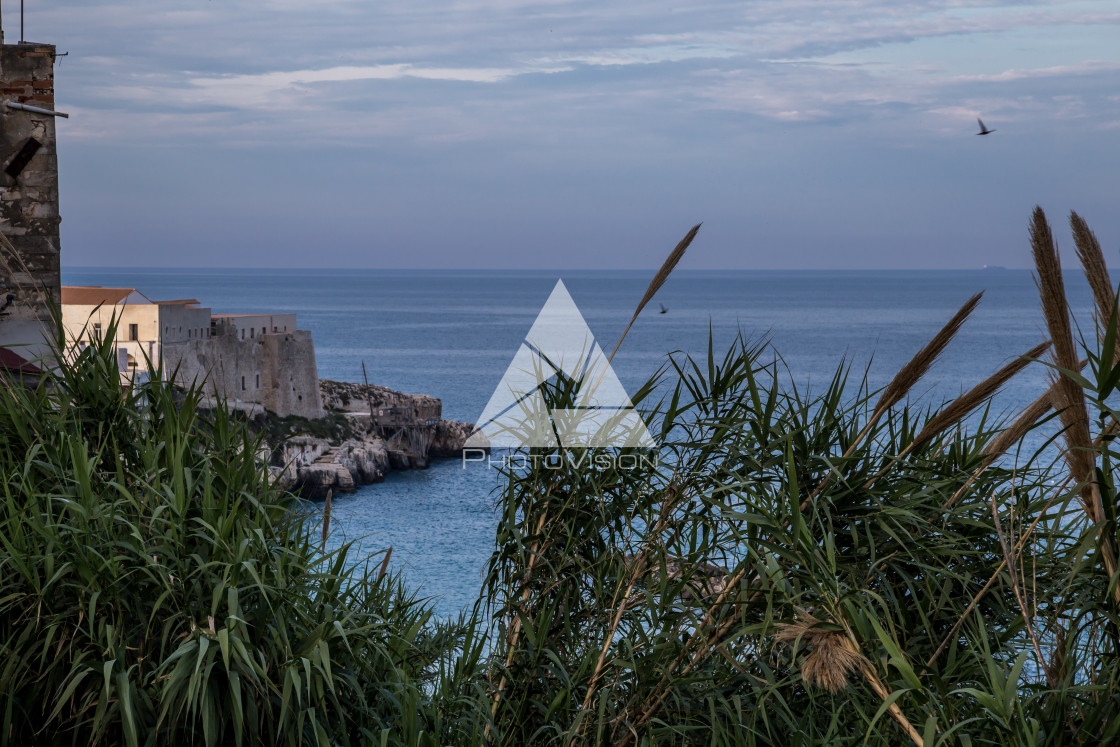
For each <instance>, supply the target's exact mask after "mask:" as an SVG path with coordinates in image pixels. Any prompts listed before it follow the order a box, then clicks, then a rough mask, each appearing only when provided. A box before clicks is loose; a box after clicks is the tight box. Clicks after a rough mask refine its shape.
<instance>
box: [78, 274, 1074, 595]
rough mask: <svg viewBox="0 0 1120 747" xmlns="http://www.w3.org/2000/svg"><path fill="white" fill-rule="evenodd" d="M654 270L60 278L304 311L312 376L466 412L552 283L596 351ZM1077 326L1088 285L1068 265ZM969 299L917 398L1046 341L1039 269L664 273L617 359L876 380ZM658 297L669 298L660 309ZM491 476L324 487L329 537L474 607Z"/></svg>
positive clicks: (469, 470) (440, 469) (634, 383)
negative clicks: (330, 497)
mask: <svg viewBox="0 0 1120 747" xmlns="http://www.w3.org/2000/svg"><path fill="white" fill-rule="evenodd" d="M652 274H653V271H644V272H639V271H601V272H600V271H543V270H540V271H427V270H417V271H392V270H386V271H382V270H321V269H303V270H267V269H265V270H262V269H252V270H228V269H166V268H150V269H145V268H83V267H70V268H64V269H63V272H62V280H63V283H64V284H66V285H102V286H114V287H129V288H136V289H138V290H139V291H140V292H141V293H143V294H144V295H146V296H147V297H148V298H151V299H153V300H162V299H180V298H194V299H198V301H199V302H200V303H201V305H203V306H208V307H210V308H212V309H213V310H214V311H215V312H227V313H247V312H282V313H295V314H297V315H298V321H299V327H300V328H301V329H307V330H310V331H311V332H312V335H313V337H314V341H315V352H316V358H317V363H318V370H319V377H320V378H325V379H335V380H338V381H352V382H360V381H362V376H363V374H362V365H363V364H364V365H365V370H366V375H367V376H368V379H369V381H370V383H375V384H381V385H384V386H387V387H390V388H392V389H396V390H399V391H404V392H411V393H421V394H429V395H432V396H435V397H439V398H440V399H441V400H442V401H443V416H444V417H445V418H451V419H455V420H462V421H465V422H472V423H473V422H475V421H476V420H477V419H478V417H479V415H480V414H481V413H482V410H483V408H484V406H485V405H486V403H487V401H488V400H489V398H490V396H491V394H492V393H493V392H494V389H495V387H496V386H497V384H498V382H499V381H500V380H501V378H502V375H503V373H504V372H505V370H506V368H507V367H508V366H509V364H510V362H511V361H512V359H513V356H514V354H515V353H516V352H517V350H518V348H519V346H520V345H521V343H522V341H523V340H524V338H525V335H526V334H527V333H528V331H529V329H530V328H531V326H532V324H533V321H534V319H535V318H536V316H537V314H538V313H539V312H540V310H541V308H542V306H543V305H544V303H545V301H546V300H547V299H548V297H549V295H550V293H551V292H552V290H553V288H554V287H555V285H556V282H557V281H558V280H563V282H564V284H565V287H566V288H567V289H568V291H569V293H570V294H571V296H572V299H573V300H574V301H575V303H576V305H577V306H578V307H579V309H580V311H581V313H582V315H583V317H584V319H585V320H586V322H587V324H588V326H589V327H590V329H591V331H592V333H593V334H594V335H595V338H596V341H597V342H598V343H599V345H600V346H601V347H603V348H604V349H606V350H608V351H609V350H610V349H612V348H613V347H614V345H615V342H617V340H618V338H619V336H620V335H621V333H622V331H623V330H624V329H625V327H626V325H627V323H628V322H629V321H630V319H631V316H632V315H633V312H634V308H635V306H636V305H637V303H638V301H639V300H640V299H641V298H642V296H643V294H644V293H645V291H646V288H647V286H648V284H649V282H650V279H651V276H652ZM1066 286H1067V293H1068V295H1069V298H1070V306H1071V308H1072V310H1073V314H1074V318H1075V319H1076V321H1077V323H1078V324H1079V326H1080V328H1081V329H1082V330H1084V331H1085V332H1086V333H1087V334H1090V335H1091V334H1092V324H1093V321H1092V311H1091V306H1092V303H1091V295H1090V293H1089V290H1088V287H1087V286H1086V284H1085V281H1084V279H1083V278H1082V277H1081V276H1080V275H1079V274H1077V273H1073V272H1069V273H1066ZM979 291H984V297H983V300H982V302H981V305H980V307H979V309H978V310H977V311H976V312H975V313H974V314H973V316H972V318H971V319H970V320H969V321H968V323H967V324H966V325H965V327H964V328H963V329H962V330H961V332H960V334H958V335H957V337H956V339H954V341H953V343H952V344H951V345H950V346H949V348H948V350H946V352H945V353H944V355H943V356H942V357H941V359H940V360H939V361H938V362H937V364H936V366H935V367H934V369H933V370H932V371H931V372H930V374H929V375H928V376H927V377H926V379H925V380H923V382H922V383H921V384H920V385H919V386H918V387H917V388H916V389H915V391H914V392H913V393H912V400H913V401H916V402H920V403H923V404H930V405H935V404H937V403H939V402H941V401H943V400H946V399H948V398H951V397H954V396H956V395H957V394H960V393H961V392H962V391H964V390H966V389H968V388H969V387H971V386H972V385H974V384H975V383H976V382H978V381H980V380H981V379H983V378H985V377H986V376H988V375H989V374H990V373H992V372H993V371H994V370H995V369H996V368H998V367H999V366H1000V365H1002V364H1004V363H1006V362H1008V361H1009V360H1011V359H1012V358H1014V357H1015V356H1017V355H1020V354H1022V353H1024V352H1026V351H1027V350H1029V349H1030V348H1031V347H1033V346H1034V345H1036V344H1037V343H1039V342H1041V341H1042V340H1045V339H1046V338H1047V334H1046V332H1045V329H1044V323H1043V319H1042V312H1041V309H1040V307H1039V302H1038V292H1037V289H1036V287H1035V284H1034V280H1033V277H1032V274H1031V273H1030V272H1028V271H1026V270H1002V269H987V270H960V271H788V272H786V271H719V272H707V271H688V270H678V271H677V272H676V273H674V274H673V275H672V277H671V278H670V279H669V281H668V282H667V283H666V284H665V286H664V287H663V288H662V289H661V290H660V291H659V293H658V294H657V296H656V298H655V299H654V300H653V302H652V303H651V304H649V306H647V307H646V309H645V310H644V311H643V312H642V314H641V315H640V316H639V318H638V319H637V321H636V322H635V324H634V326H633V328H632V329H631V331H630V333H629V335H628V336H627V338H626V340H625V341H624V343H623V345H622V347H621V348H620V349H619V351H618V354H617V355H616V356H615V359H614V363H613V368H614V370H615V372H616V374H617V375H618V377H619V379H620V380H621V382H622V384H623V386H624V387H625V388H626V389H627V390H628V391H632V390H633V389H636V388H637V387H639V386H640V385H641V384H642V383H644V382H645V381H646V380H647V379H648V378H649V377H650V376H652V375H653V374H654V373H655V372H656V371H658V369H659V368H661V367H663V366H665V365H666V363H667V360H668V356H670V355H673V354H676V355H693V356H698V357H700V358H706V356H707V353H708V342H709V338H710V339H711V340H712V341H713V344H714V349H715V351H716V353H717V355H719V354H721V353H722V352H725V351H726V350H727V349H728V348H729V346H730V345H732V344H733V343H734V341H735V339H736V338H737V336H739V335H742V336H743V337H744V338H746V339H747V340H749V341H762V340H769V341H770V342H771V343H772V345H773V349H774V350H775V351H776V352H777V353H778V354H780V356H781V360H782V361H783V363H784V365H785V366H786V367H787V368H788V371H789V375H790V377H791V380H793V381H795V382H796V383H797V385H798V386H800V387H810V388H812V387H824V386H826V385H827V384H828V382H829V380H830V379H831V377H832V375H833V374H834V372H835V371H836V369H837V367H838V366H841V365H850V366H851V367H852V371H853V374H854V375H855V376H856V377H857V378H858V376H860V375H862V373H863V371H864V370H866V371H867V375H868V377H869V380H870V383H871V384H872V386H882V385H884V384H886V383H887V382H888V381H889V380H890V378H891V376H893V374H894V373H895V372H896V371H897V370H898V369H899V367H901V366H902V365H903V364H904V363H905V362H906V361H907V360H909V358H910V357H911V356H912V355H913V354H914V353H915V352H917V351H918V350H919V349H920V348H921V347H922V346H923V345H924V344H925V343H926V342H927V341H928V340H929V339H930V338H931V337H932V336H933V335H934V334H935V333H936V332H937V330H938V329H939V328H940V327H941V326H942V325H943V324H944V323H945V322H946V321H947V320H948V319H949V318H950V317H951V316H952V315H953V313H954V312H955V311H956V310H957V309H958V308H960V306H961V305H962V304H964V303H965V301H967V300H968V299H969V298H970V297H971V296H972V295H973V294H975V293H977V292H979ZM661 306H664V308H665V309H666V312H665V313H660V309H661ZM1048 375H1049V371H1048V369H1047V368H1046V367H1045V366H1043V365H1039V364H1035V365H1033V366H1031V367H1030V368H1028V369H1027V370H1026V371H1025V372H1024V373H1023V374H1021V375H1020V376H1019V377H1017V378H1016V379H1014V380H1013V381H1012V382H1010V383H1009V384H1008V385H1007V386H1006V387H1005V388H1004V390H1003V391H1002V392H1001V393H1000V394H999V396H998V397H997V398H996V399H995V401H994V410H995V411H996V412H1004V413H1011V412H1013V411H1014V410H1016V409H1017V408H1020V407H1022V406H1023V405H1025V404H1027V403H1028V402H1030V401H1031V400H1033V399H1034V398H1036V397H1037V396H1038V395H1039V394H1040V393H1041V392H1042V391H1043V390H1044V389H1045V387H1046V386H1047V378H1048ZM498 481H499V473H498V472H497V471H496V470H493V469H489V468H487V467H485V466H482V465H478V464H467V465H464V464H463V462H462V461H461V460H446V461H439V462H436V463H434V464H432V466H430V467H429V468H428V469H425V470H414V471H404V472H393V473H390V474H389V475H388V476H387V477H386V479H385V481H384V482H381V483H377V484H373V485H367V486H363V487H361V488H359V489H358V490H357V492H355V493H353V494H349V495H342V496H337V497H335V499H334V501H333V508H332V525H333V527H334V541H336V542H339V541H353V542H354V550H353V552H355V553H356V555H355V557H356V558H359V559H361V558H371V559H373V562H376V560H377V559H378V558H380V553H381V552H382V551H383V550H384V549H386V548H389V547H392V548H393V552H392V559H391V567H392V568H393V569H394V570H396V571H399V572H401V573H402V574H403V576H404V577H405V578H406V579H407V581H408V582H409V584H410V585H411V586H412V587H413V588H414V589H416V590H417V593H418V594H419V595H420V596H422V597H424V598H427V599H430V600H431V602H432V604H433V605H434V608H435V610H436V612H437V613H439V614H441V615H448V616H450V615H455V614H457V613H458V612H460V611H464V610H469V608H470V607H471V606H472V605H473V604H474V602H475V600H476V598H477V596H478V591H479V588H480V585H481V581H482V574H483V570H484V567H485V565H486V562H487V560H488V558H489V557H490V554H491V552H492V551H493V546H494V528H495V525H496V518H495V511H494V505H495V493H494V491H495V489H496V488H498V486H499V482H498Z"/></svg>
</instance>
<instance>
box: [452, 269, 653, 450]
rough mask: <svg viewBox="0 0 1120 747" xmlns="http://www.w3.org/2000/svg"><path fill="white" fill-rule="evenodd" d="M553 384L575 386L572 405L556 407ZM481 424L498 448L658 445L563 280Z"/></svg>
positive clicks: (511, 367) (480, 429)
mask: <svg viewBox="0 0 1120 747" xmlns="http://www.w3.org/2000/svg"><path fill="white" fill-rule="evenodd" d="M552 381H557V382H563V383H566V384H569V385H574V387H575V388H574V390H572V392H571V399H572V403H571V404H572V406H571V407H566V408H561V409H550V408H549V406H548V404H547V403H546V401H545V397H544V392H543V388H544V387H545V386H546V385H547V384H549V382H552ZM477 426H478V429H479V431H480V432H481V434H480V435H484V436H485V437H486V439H488V441H489V445H490V446H491V447H495V448H508V449H518V448H557V447H558V446H564V447H566V448H589V447H645V448H650V447H653V446H655V444H654V441H653V438H651V437H650V434H649V430H648V429H647V428H646V426H645V423H644V422H642V418H641V416H640V415H638V412H637V411H636V410H635V409H634V405H633V403H632V402H631V401H630V396H629V395H628V394H627V393H626V390H625V389H624V388H623V386H622V382H621V381H619V379H618V376H616V375H615V373H614V370H613V369H612V368H611V366H610V363H609V362H608V361H607V357H606V355H605V354H604V353H603V350H602V348H600V347H599V344H598V343H596V342H595V336H594V335H593V334H592V333H591V328H590V327H588V326H587V322H586V321H585V320H584V318H583V314H581V313H580V311H579V308H578V307H577V306H576V304H575V301H573V300H572V297H571V295H569V294H568V289H567V288H565V287H564V282H563V281H562V280H558V281H556V287H554V288H553V289H552V294H551V295H550V296H549V297H548V300H547V301H546V302H545V304H544V307H543V308H542V309H541V311H540V313H539V314H538V315H537V318H536V321H534V322H533V326H532V328H530V330H529V333H528V334H527V335H526V336H525V341H524V342H523V343H522V344H521V347H519V348H518V350H517V353H516V354H515V355H514V356H513V360H512V361H511V362H510V364H509V367H508V368H507V369H506V372H505V375H504V376H502V380H501V381H500V382H498V386H497V388H495V389H494V393H493V394H492V395H491V396H490V401H489V402H487V404H486V407H485V408H483V410H482V415H481V416H480V417H479V419H478V423H477ZM479 440H481V439H479ZM468 443H469V442H468Z"/></svg>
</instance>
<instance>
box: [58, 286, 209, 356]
mask: <svg viewBox="0 0 1120 747" xmlns="http://www.w3.org/2000/svg"><path fill="white" fill-rule="evenodd" d="M61 295H62V324H63V327H64V328H65V329H66V336H67V339H68V340H72V341H75V342H78V343H84V342H88V341H89V340H90V338H94V337H96V338H99V339H104V335H106V334H108V333H109V330H110V328H111V327H112V324H113V323H114V322H115V323H116V327H115V333H114V335H113V346H114V347H115V348H116V349H117V352H118V355H119V356H120V358H121V360H122V371H123V372H126V373H135V372H137V371H138V370H139V371H144V372H147V371H148V365H147V361H151V364H152V366H158V365H159V364H160V362H161V361H162V359H163V348H164V346H165V345H173V344H175V343H179V342H184V341H186V340H201V339H204V338H207V337H209V336H210V332H211V330H210V309H206V308H198V301H196V300H194V299H182V300H176V301H152V300H150V299H149V298H148V297H147V296H145V295H144V294H143V293H141V292H140V291H138V290H136V289H135V288H103V287H101V286H63V287H62V294H61Z"/></svg>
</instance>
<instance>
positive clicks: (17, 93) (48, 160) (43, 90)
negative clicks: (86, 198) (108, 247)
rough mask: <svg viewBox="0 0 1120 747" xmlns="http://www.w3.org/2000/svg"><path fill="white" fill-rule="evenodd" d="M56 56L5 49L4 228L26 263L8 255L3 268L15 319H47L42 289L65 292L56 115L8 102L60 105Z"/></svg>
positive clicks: (41, 50) (1, 80)
mask: <svg viewBox="0 0 1120 747" xmlns="http://www.w3.org/2000/svg"><path fill="white" fill-rule="evenodd" d="M54 54H55V48H54V47H53V46H52V45H50V44H4V45H3V47H2V53H0V101H3V102H4V104H3V105H0V160H2V161H3V163H2V164H0V189H2V194H0V231H3V233H4V235H5V236H6V237H7V238H8V240H9V241H10V242H11V243H12V244H13V245H14V246H15V248H16V250H17V252H18V253H19V258H20V259H21V260H22V265H24V266H22V267H21V266H20V264H21V263H20V262H19V261H18V260H15V259H14V258H11V257H8V256H5V257H4V259H5V260H6V263H5V264H6V265H7V266H0V284H2V285H3V286H4V289H3V290H2V291H0V292H4V293H16V294H17V299H16V303H15V304H13V306H12V307H9V309H7V310H6V311H10V312H11V317H10V318H20V317H24V318H27V317H32V318H41V317H42V313H43V311H44V309H43V303H42V302H43V296H42V292H43V291H46V292H49V293H52V294H53V295H54V297H55V298H56V299H57V298H58V293H59V285H60V284H59V272H58V269H59V260H58V247H59V231H58V225H59V222H60V218H59V215H58V158H57V155H56V151H55V118H54V117H52V116H50V115H46V114H34V113H32V112H26V111H20V110H17V109H10V108H8V107H7V106H6V103H7V102H9V101H15V102H19V103H24V104H29V105H32V106H38V107H41V108H43V109H54ZM32 138H34V140H35V141H37V142H38V143H39V144H40V147H39V148H38V150H36V151H35V153H34V155H33V156H31V159H30V160H29V161H27V163H26V165H24V166H23V168H22V171H20V172H19V174H18V175H16V176H12V175H11V174H9V173H8V171H7V168H8V167H9V166H11V165H12V162H13V160H15V159H16V157H17V156H18V155H19V153H20V151H21V150H22V149H23V148H24V147H25V146H27V145H28V143H29V142H30V140H31V139H32ZM32 146H33V144H32ZM36 291H38V292H36Z"/></svg>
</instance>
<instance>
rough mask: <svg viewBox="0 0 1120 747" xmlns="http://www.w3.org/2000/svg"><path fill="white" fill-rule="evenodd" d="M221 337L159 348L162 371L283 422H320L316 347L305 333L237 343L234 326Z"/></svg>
mask: <svg viewBox="0 0 1120 747" xmlns="http://www.w3.org/2000/svg"><path fill="white" fill-rule="evenodd" d="M218 329H219V330H221V331H222V332H223V333H222V334H216V335H215V336H213V337H211V338H209V339H203V340H189V341H186V342H177V343H170V344H165V345H164V346H163V361H164V369H165V370H166V371H167V372H168V374H170V373H171V372H172V371H173V370H175V369H176V367H177V368H178V373H177V374H176V378H177V380H178V381H179V382H181V383H183V384H190V383H192V382H198V383H202V382H205V384H204V387H203V388H204V391H205V392H206V393H207V394H209V395H211V396H217V397H221V398H223V399H226V400H228V401H229V402H230V403H233V404H237V403H248V404H259V405H261V406H262V407H264V408H265V409H267V410H270V411H271V412H274V413H276V414H277V415H280V416H281V417H287V416H289V415H299V416H300V417H305V418H321V417H322V416H323V404H322V401H321V400H320V398H319V377H318V369H317V368H316V365H315V344H314V342H313V341H312V339H311V333H310V332H308V331H306V330H298V331H295V332H281V333H277V334H267V335H262V336H258V337H257V338H256V339H252V340H241V339H239V338H238V337H237V336H236V335H235V334H234V330H233V328H232V327H224V326H222V327H219V328H218Z"/></svg>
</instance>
